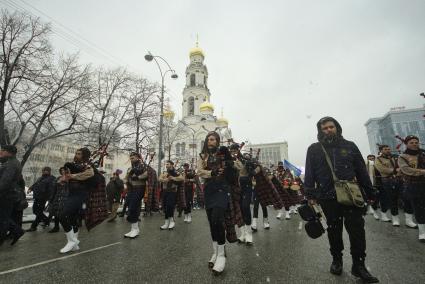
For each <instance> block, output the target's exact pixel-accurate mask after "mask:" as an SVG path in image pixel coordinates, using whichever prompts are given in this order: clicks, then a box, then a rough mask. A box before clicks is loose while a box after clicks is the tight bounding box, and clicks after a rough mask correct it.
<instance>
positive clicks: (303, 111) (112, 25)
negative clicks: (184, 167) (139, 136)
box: [0, 0, 425, 165]
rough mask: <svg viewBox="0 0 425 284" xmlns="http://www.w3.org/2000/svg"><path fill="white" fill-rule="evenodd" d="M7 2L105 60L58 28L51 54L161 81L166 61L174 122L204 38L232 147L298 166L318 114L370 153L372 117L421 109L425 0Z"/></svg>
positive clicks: (215, 96) (313, 135)
mask: <svg viewBox="0 0 425 284" xmlns="http://www.w3.org/2000/svg"><path fill="white" fill-rule="evenodd" d="M5 1H7V3H9V4H8V5H9V6H10V5H11V4H12V5H13V3H15V4H18V5H20V6H21V7H25V8H26V9H28V10H30V11H32V12H33V13H34V14H36V15H38V16H40V17H41V18H43V19H44V20H46V21H51V19H49V18H48V17H47V16H46V15H48V16H49V17H51V18H53V19H55V20H57V21H58V22H59V23H61V24H63V25H64V26H65V27H67V28H70V29H72V30H73V31H75V32H77V33H78V34H79V35H81V36H82V37H83V38H86V39H88V40H89V41H90V42H91V43H94V44H95V45H96V46H98V47H100V48H102V49H103V50H105V51H106V52H107V53H108V55H109V59H108V58H106V57H105V56H102V55H100V51H99V50H98V51H99V52H94V51H93V50H90V49H89V48H88V47H87V45H84V44H82V43H81V42H80V43H78V42H74V44H71V43H70V42H69V41H67V40H64V39H63V37H64V36H63V34H62V32H61V31H63V30H64V28H63V27H61V26H60V25H59V24H58V23H53V27H54V28H56V33H55V34H53V35H52V40H53V44H54V46H55V48H56V49H57V50H62V51H65V52H74V51H76V50H77V49H81V50H82V51H81V58H82V61H84V62H92V63H93V64H94V65H105V66H116V65H117V64H121V65H123V66H127V67H128V68H129V69H130V70H131V71H133V72H137V73H139V74H142V75H144V76H146V77H147V78H149V79H150V80H155V81H158V80H159V73H158V70H157V69H156V66H155V65H154V64H152V63H148V62H146V61H145V60H144V59H143V56H144V55H145V53H146V51H148V50H150V51H151V52H152V53H154V54H158V55H161V56H163V57H164V58H166V59H167V60H168V62H169V63H170V64H171V65H172V67H173V68H175V69H176V71H177V73H178V74H179V75H180V78H179V79H178V80H177V81H171V79H170V80H168V81H167V87H168V89H169V96H170V97H171V103H172V106H173V108H174V110H175V111H176V112H177V113H178V114H179V115H180V114H181V100H182V90H183V87H184V84H185V82H184V79H183V78H184V72H185V68H186V66H187V64H188V63H189V58H188V52H189V49H190V48H192V47H193V46H194V45H195V41H196V34H199V43H200V47H201V48H203V49H204V52H205V55H206V58H205V63H206V65H207V67H208V70H209V88H210V91H211V102H212V103H213V104H214V105H215V107H216V114H217V115H219V114H220V110H221V109H222V108H223V109H224V116H225V117H226V118H228V119H229V120H230V127H231V128H232V131H233V135H234V137H235V138H236V140H239V141H243V140H250V141H251V142H253V143H266V142H278V141H284V140H286V141H288V144H289V158H290V160H291V161H293V162H294V163H295V164H298V165H303V164H304V160H305V152H306V149H307V147H308V145H310V144H311V143H313V142H315V141H316V126H315V124H316V122H317V120H318V119H320V118H321V117H323V116H327V115H331V116H334V117H335V118H336V119H337V120H339V121H340V123H341V124H342V127H343V135H344V136H345V138H346V139H349V140H352V141H354V142H356V143H357V144H358V145H359V147H360V150H361V151H362V153H363V154H364V155H366V154H367V153H368V152H369V145H368V141H367V135H366V129H365V127H364V123H365V122H366V121H367V119H369V118H370V117H377V116H382V115H383V114H385V113H386V112H387V111H388V110H389V109H390V108H391V107H396V106H406V107H420V106H422V104H423V103H425V101H424V100H423V99H421V98H420V97H419V96H418V94H419V93H420V92H423V91H425V84H424V82H425V1H421V0H418V1H404V0H400V1H390V0H381V1H377V0H374V1H372V0H365V1H359V0H356V1H354V0H352V1H342V0H334V1H317V0H311V1H300V0H297V1H295V0H294V1H246V0H244V1H226V0H223V1H200V0H198V1H185V0H179V1H177V0H175V1H161V0H152V1H141V0H134V1H129V0H122V1H112V0H109V1H105V0H102V1H100V0H97V1H94V0H73V1H65V0H62V1H53V0H24V1H25V2H22V0H1V1H0V5H2V7H4V6H5ZM25 3H30V4H31V5H33V6H35V7H36V8H37V9H39V10H40V11H41V12H43V13H44V14H45V15H44V14H41V13H40V11H36V10H34V9H32V8H31V7H29V6H27V5H26V4H25ZM57 34H62V36H58V35H57ZM75 45H77V46H78V47H76V46H75ZM112 56H113V58H112Z"/></svg>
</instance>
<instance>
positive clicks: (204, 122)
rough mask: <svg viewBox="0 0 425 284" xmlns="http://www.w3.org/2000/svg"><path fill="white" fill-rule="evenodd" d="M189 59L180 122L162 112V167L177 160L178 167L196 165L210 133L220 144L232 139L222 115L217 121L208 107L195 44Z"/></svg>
mask: <svg viewBox="0 0 425 284" xmlns="http://www.w3.org/2000/svg"><path fill="white" fill-rule="evenodd" d="M189 58H190V63H189V65H188V66H187V68H186V86H185V88H184V90H183V101H182V108H183V109H182V114H183V116H182V119H181V120H179V121H178V122H174V116H175V114H174V112H173V111H172V110H171V109H170V108H169V107H168V108H167V109H166V110H164V127H163V147H164V148H163V149H164V154H165V157H164V160H163V161H162V163H164V162H165V161H166V160H168V159H171V160H172V161H176V160H178V161H179V165H182V164H183V163H186V162H187V163H191V162H192V161H193V163H194V164H195V165H196V161H197V159H198V157H199V153H200V152H201V150H202V146H203V143H204V140H205V137H206V135H207V133H208V132H210V131H216V132H217V133H219V134H220V137H221V141H228V140H229V139H231V138H232V131H231V130H230V128H229V121H228V120H227V119H225V118H223V117H222V115H221V117H217V116H215V115H214V105H213V104H212V103H211V93H210V90H209V88H208V69H207V66H206V65H205V64H204V59H205V54H204V52H203V50H202V49H201V48H199V47H198V44H196V47H194V48H192V49H191V50H190V53H189ZM156 141H158V139H156ZM225 145H227V143H226V144H225ZM157 148H158V146H157V143H156V145H155V148H154V149H155V152H158V149H157ZM151 149H152V148H151ZM152 150H153V149H152ZM195 165H194V166H195ZM162 169H164V168H162Z"/></svg>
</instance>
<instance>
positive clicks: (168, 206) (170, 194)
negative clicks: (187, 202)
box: [159, 161, 184, 230]
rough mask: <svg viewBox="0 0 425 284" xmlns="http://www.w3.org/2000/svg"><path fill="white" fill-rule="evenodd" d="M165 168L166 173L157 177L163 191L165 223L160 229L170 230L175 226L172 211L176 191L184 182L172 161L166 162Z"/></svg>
mask: <svg viewBox="0 0 425 284" xmlns="http://www.w3.org/2000/svg"><path fill="white" fill-rule="evenodd" d="M165 167H166V169H167V171H166V172H164V173H162V174H161V176H160V177H159V182H161V183H162V188H163V191H164V192H163V197H162V202H163V208H164V212H165V223H164V225H162V226H161V227H160V229H161V230H172V229H174V227H175V226H176V223H175V222H174V209H175V207H176V202H177V190H178V188H179V186H180V185H181V183H182V182H183V181H184V177H183V176H182V175H180V174H179V173H178V172H177V171H176V169H175V168H174V163H173V161H167V163H166V164H165Z"/></svg>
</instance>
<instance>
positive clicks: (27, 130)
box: [7, 55, 91, 165]
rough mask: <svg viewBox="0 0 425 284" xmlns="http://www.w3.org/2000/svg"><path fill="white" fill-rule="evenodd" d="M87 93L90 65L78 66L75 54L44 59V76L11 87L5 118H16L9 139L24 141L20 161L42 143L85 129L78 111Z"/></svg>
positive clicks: (15, 142)
mask: <svg viewBox="0 0 425 284" xmlns="http://www.w3.org/2000/svg"><path fill="white" fill-rule="evenodd" d="M90 93H91V89H90V84H89V66H80V65H79V63H78V57H77V55H70V56H60V57H59V58H58V60H52V61H51V62H46V63H45V70H44V72H43V76H41V77H39V78H37V80H34V81H22V82H21V83H20V85H19V87H17V88H15V89H14V93H13V96H11V97H10V98H9V99H8V106H9V107H10V111H9V112H8V114H9V116H8V117H7V118H8V120H9V121H19V125H18V127H17V128H19V130H17V131H14V134H15V136H14V137H13V139H12V143H13V144H18V143H20V144H23V145H24V153H23V155H22V160H21V164H22V165H24V164H25V163H26V161H27V160H28V158H29V156H30V155H31V153H32V151H33V150H34V149H35V148H36V147H37V146H39V145H40V144H41V143H43V142H45V141H47V140H52V139H56V138H59V137H62V136H67V135H73V134H77V133H82V132H85V131H86V130H85V127H86V125H85V121H84V120H83V117H82V116H81V114H83V113H85V112H87V111H88V110H87V102H88V101H89V97H90Z"/></svg>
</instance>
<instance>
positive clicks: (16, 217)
mask: <svg viewBox="0 0 425 284" xmlns="http://www.w3.org/2000/svg"><path fill="white" fill-rule="evenodd" d="M23 216H24V211H23V210H19V209H16V208H15V209H14V210H13V211H12V217H11V219H12V221H13V222H14V223H15V224H16V225H17V226H19V227H21V228H22V218H23Z"/></svg>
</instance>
